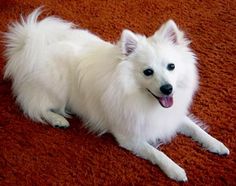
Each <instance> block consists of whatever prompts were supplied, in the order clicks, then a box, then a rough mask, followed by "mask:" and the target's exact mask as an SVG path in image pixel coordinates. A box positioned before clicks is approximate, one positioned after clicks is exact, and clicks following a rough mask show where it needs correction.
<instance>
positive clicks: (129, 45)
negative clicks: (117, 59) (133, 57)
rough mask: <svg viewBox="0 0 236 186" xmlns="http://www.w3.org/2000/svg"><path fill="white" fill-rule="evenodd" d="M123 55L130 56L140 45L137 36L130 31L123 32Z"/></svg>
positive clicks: (121, 41) (121, 42) (121, 40)
mask: <svg viewBox="0 0 236 186" xmlns="http://www.w3.org/2000/svg"><path fill="white" fill-rule="evenodd" d="M120 44H121V50H122V54H124V55H126V56H129V55H130V54H131V53H133V52H134V51H135V49H136V48H137V45H138V38H137V36H136V35H135V34H134V33H133V32H131V31H130V30H123V32H122V34H121V39H120Z"/></svg>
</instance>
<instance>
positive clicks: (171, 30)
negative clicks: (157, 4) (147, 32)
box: [152, 20, 190, 45]
mask: <svg viewBox="0 0 236 186" xmlns="http://www.w3.org/2000/svg"><path fill="white" fill-rule="evenodd" d="M152 38H153V39H154V40H156V41H158V40H160V39H165V40H168V41H171V42H172V43H173V44H177V45H181V44H184V45H188V44H189V43H190V42H189V41H188V40H187V39H186V38H185V36H184V33H183V32H182V31H181V30H179V28H178V26H177V25H176V23H175V22H174V21H173V20H169V21H167V22H166V23H164V24H163V25H162V26H161V28H160V29H159V30H157V31H156V33H155V34H154V35H153V36H152Z"/></svg>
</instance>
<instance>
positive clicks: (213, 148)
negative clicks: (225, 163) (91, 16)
mask: <svg viewBox="0 0 236 186" xmlns="http://www.w3.org/2000/svg"><path fill="white" fill-rule="evenodd" d="M206 148H207V149H208V150H209V151H210V152H213V153H216V154H219V155H229V149H228V148H227V147H226V146H225V145H224V144H223V143H222V142H220V141H218V140H216V139H215V140H214V141H213V142H212V143H211V144H210V145H209V146H208V147H206Z"/></svg>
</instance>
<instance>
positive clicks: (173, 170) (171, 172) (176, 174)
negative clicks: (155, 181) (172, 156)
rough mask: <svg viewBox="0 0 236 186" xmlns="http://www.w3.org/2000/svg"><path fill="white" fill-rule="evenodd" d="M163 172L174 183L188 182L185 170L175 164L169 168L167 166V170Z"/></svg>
mask: <svg viewBox="0 0 236 186" xmlns="http://www.w3.org/2000/svg"><path fill="white" fill-rule="evenodd" d="M164 172H165V173H166V175H167V176H168V177H169V178H171V179H173V180H175V181H182V182H186V181H188V178H187V175H186V173H185V170H184V169H182V168H181V167H180V166H178V165H177V164H172V165H171V166H168V168H167V169H166V170H164Z"/></svg>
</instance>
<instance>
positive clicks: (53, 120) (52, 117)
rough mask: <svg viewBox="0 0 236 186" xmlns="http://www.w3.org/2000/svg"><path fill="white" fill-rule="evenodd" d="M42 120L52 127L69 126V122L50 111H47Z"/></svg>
mask: <svg viewBox="0 0 236 186" xmlns="http://www.w3.org/2000/svg"><path fill="white" fill-rule="evenodd" d="M43 118H44V119H45V120H46V121H47V122H48V123H49V124H51V125H52V126H53V127H57V128H67V127H69V126H70V124H69V122H68V121H67V120H66V119H65V118H64V117H63V116H61V115H59V114H57V113H55V112H52V111H47V112H46V113H45V114H44V115H43Z"/></svg>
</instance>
